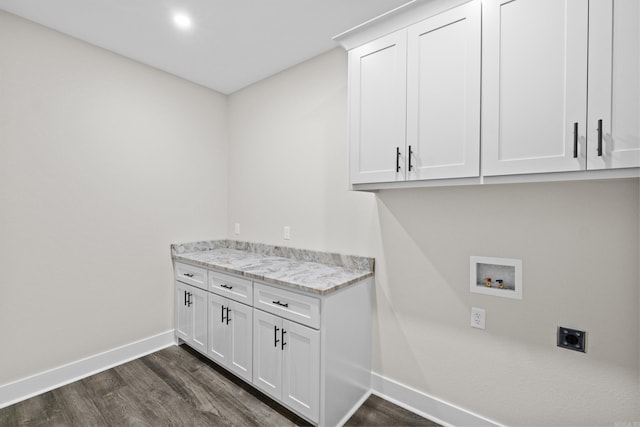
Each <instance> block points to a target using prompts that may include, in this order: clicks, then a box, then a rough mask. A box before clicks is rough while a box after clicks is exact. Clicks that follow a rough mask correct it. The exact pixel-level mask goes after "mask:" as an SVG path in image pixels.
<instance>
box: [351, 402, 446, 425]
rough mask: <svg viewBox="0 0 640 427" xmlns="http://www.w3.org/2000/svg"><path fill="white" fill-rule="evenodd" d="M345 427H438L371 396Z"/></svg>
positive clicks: (431, 422)
mask: <svg viewBox="0 0 640 427" xmlns="http://www.w3.org/2000/svg"><path fill="white" fill-rule="evenodd" d="M344 425H345V426H352V427H353V426H371V427H375V426H387V427H400V426H402V427H407V426H428V427H439V426H440V425H439V424H436V423H434V422H433V421H430V420H428V419H426V418H423V417H421V416H419V415H417V414H414V413H413V412H410V411H407V410H406V409H404V408H401V407H399V406H397V405H394V404H393V403H391V402H389V401H387V400H384V399H382V398H380V397H378V396H376V395H371V396H370V397H369V398H368V399H367V400H366V401H365V402H364V404H363V405H362V406H361V407H360V409H358V411H356V413H355V414H353V416H352V417H351V418H350V419H349V420H348V421H347V422H346V423H345V424H344Z"/></svg>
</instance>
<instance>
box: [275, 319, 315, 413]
mask: <svg viewBox="0 0 640 427" xmlns="http://www.w3.org/2000/svg"><path fill="white" fill-rule="evenodd" d="M282 331H283V335H282V339H283V345H284V349H283V354H282V355H283V357H284V363H283V365H282V370H283V372H282V374H283V377H282V401H283V402H284V403H285V404H286V405H288V406H290V407H292V408H294V409H295V410H296V411H298V412H300V413H301V414H303V415H305V416H306V417H307V418H309V419H312V420H318V418H319V415H320V408H319V402H320V331H317V330H315V329H311V328H309V327H306V326H302V325H299V324H297V323H294V322H290V321H286V320H285V321H283V324H282Z"/></svg>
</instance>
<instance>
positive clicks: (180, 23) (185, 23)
mask: <svg viewBox="0 0 640 427" xmlns="http://www.w3.org/2000/svg"><path fill="white" fill-rule="evenodd" d="M173 23H174V24H176V26H177V27H178V28H182V29H183V30H187V29H189V28H191V18H190V17H189V15H186V14H184V13H174V14H173Z"/></svg>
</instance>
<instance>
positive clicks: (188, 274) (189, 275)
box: [183, 273, 193, 277]
mask: <svg viewBox="0 0 640 427" xmlns="http://www.w3.org/2000/svg"><path fill="white" fill-rule="evenodd" d="M183 276H187V277H193V274H192V273H184V274H183Z"/></svg>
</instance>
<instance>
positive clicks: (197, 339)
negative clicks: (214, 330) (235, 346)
mask: <svg viewBox="0 0 640 427" xmlns="http://www.w3.org/2000/svg"><path fill="white" fill-rule="evenodd" d="M175 301H176V310H175V315H176V322H175V324H176V337H177V338H179V339H181V340H182V341H184V342H185V343H187V344H189V346H191V347H193V348H194V349H196V350H198V351H199V352H201V353H206V352H207V292H206V291H205V290H203V289H199V288H196V287H194V286H191V285H187V284H186V283H182V282H178V281H176V299H175Z"/></svg>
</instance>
